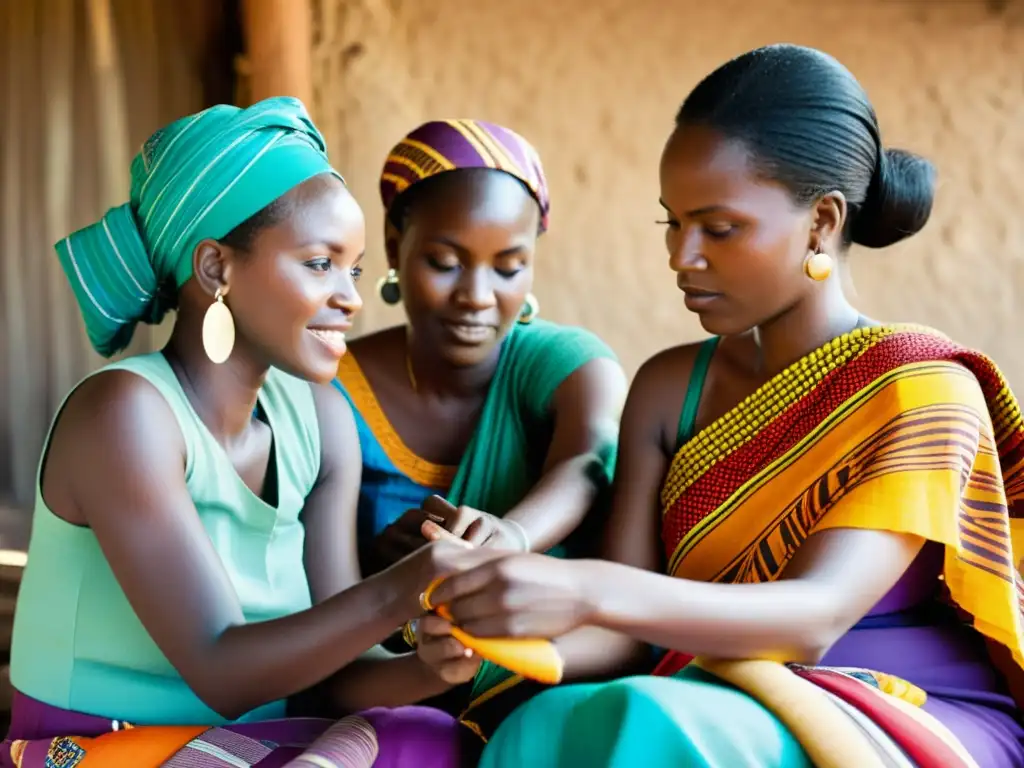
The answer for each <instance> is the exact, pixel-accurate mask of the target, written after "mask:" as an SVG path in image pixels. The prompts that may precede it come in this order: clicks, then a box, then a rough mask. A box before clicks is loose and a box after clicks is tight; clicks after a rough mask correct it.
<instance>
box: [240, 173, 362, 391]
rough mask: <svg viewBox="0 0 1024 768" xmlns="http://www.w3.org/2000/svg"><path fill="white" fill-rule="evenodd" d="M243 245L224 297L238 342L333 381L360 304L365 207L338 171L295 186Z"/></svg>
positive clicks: (303, 374) (287, 367)
mask: <svg viewBox="0 0 1024 768" xmlns="http://www.w3.org/2000/svg"><path fill="white" fill-rule="evenodd" d="M275 207H276V208H277V209H278V210H279V211H281V213H280V214H278V215H276V216H275V221H274V222H273V223H271V224H270V225H269V226H266V227H263V228H260V229H259V230H257V231H256V232H255V234H254V236H253V237H252V242H251V243H250V244H248V246H247V247H246V249H245V251H244V252H241V251H238V250H237V249H231V248H227V249H226V251H227V253H226V254H224V270H223V282H224V284H226V285H227V292H226V295H225V303H227V305H228V307H229V308H230V309H231V312H232V315H234V318H235V326H236V334H237V339H238V342H237V343H238V344H244V345H245V346H246V347H249V348H250V349H252V350H253V352H254V353H255V354H256V356H257V357H258V359H261V360H265V361H266V362H267V363H268V364H269V365H272V366H274V367H276V368H280V369H282V370H284V371H286V372H288V373H291V374H292V375H294V376H298V377H300V378H303V379H307V380H310V381H316V382H324V383H326V382H329V381H330V380H331V379H332V378H333V377H334V375H335V372H336V371H337V367H338V361H339V360H340V359H341V357H342V355H343V354H344V353H345V333H346V332H347V331H348V330H349V328H350V327H351V325H352V316H353V315H354V314H355V313H356V312H357V311H358V310H359V309H360V307H361V306H362V299H361V298H360V297H359V293H358V292H357V291H356V285H355V281H356V280H357V279H358V276H359V273H360V267H359V261H360V260H361V259H362V255H363V251H364V250H365V247H366V237H365V225H364V221H363V212H362V210H361V209H360V207H359V205H358V204H357V203H356V201H355V199H354V198H353V197H352V195H351V194H350V193H349V191H348V189H346V187H345V185H344V184H343V183H342V182H341V181H340V180H338V179H337V178H335V177H333V176H329V175H322V176H317V177H314V178H313V179H310V180H309V181H307V182H305V183H303V184H301V185H299V186H298V187H296V188H295V189H293V190H291V191H290V192H289V193H288V194H287V195H285V197H284V198H282V199H281V200H280V201H278V203H276V204H275Z"/></svg>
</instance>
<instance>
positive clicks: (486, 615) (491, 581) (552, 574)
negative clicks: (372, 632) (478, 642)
mask: <svg viewBox="0 0 1024 768" xmlns="http://www.w3.org/2000/svg"><path fill="white" fill-rule="evenodd" d="M430 525H431V524H430V523H426V524H425V525H424V528H426V527H428V526H430ZM477 551H481V552H483V551H486V550H477ZM460 571H461V572H459V573H454V574H453V575H452V576H450V577H449V578H447V579H445V580H444V581H443V582H441V584H440V585H438V587H437V588H436V589H435V590H434V592H433V594H432V595H431V603H433V604H434V605H446V606H447V607H448V609H449V610H450V611H451V614H452V620H453V622H454V623H455V625H456V626H457V627H459V628H460V629H463V630H465V631H466V632H467V633H469V634H470V635H474V636H477V637H545V638H556V637H560V636H561V635H564V634H565V633H567V632H570V631H572V630H573V629H576V628H577V627H580V626H583V625H586V624H588V623H590V620H591V618H592V617H593V616H595V615H596V614H597V611H598V605H597V597H598V596H595V595H592V594H591V591H592V590H591V584H592V580H591V579H588V577H587V573H588V569H587V562H586V561H582V560H575V561H573V560H561V559H558V558H554V557H548V556H546V555H533V554H523V555H509V556H507V557H501V558H496V559H493V560H491V561H489V562H486V563H483V564H481V565H479V566H476V567H473V568H470V569H464V568H462V569H460Z"/></svg>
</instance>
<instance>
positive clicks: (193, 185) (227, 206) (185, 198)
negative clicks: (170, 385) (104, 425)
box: [55, 97, 341, 357]
mask: <svg viewBox="0 0 1024 768" xmlns="http://www.w3.org/2000/svg"><path fill="white" fill-rule="evenodd" d="M322 173H331V174H334V175H335V176H338V178H341V176H340V174H338V173H337V172H336V171H335V170H334V169H332V168H331V166H330V163H329V162H328V159H327V150H326V144H325V142H324V139H323V136H321V135H320V132H319V131H318V130H317V128H316V126H314V125H313V123H312V121H311V120H310V118H309V115H308V114H307V113H306V108H305V107H304V106H303V105H302V103H301V102H300V101H298V100H297V99H293V98H286V97H278V98H272V99H266V100H264V101H261V102H259V103H257V104H254V105H253V106H251V107H249V108H248V109H239V108H238V107H232V106H227V105H224V104H221V105H218V106H215V107H210V108H209V109H206V110H204V111H202V112H199V113H198V114H195V115H189V116H188V117H183V118H181V119H179V120H176V121H175V122H173V123H171V124H170V125H168V126H166V127H164V128H162V129H160V130H159V131H157V132H156V133H154V134H153V135H152V136H150V138H149V139H148V140H147V141H146V143H145V144H144V145H143V147H142V150H141V151H140V152H139V154H138V155H136V156H135V159H134V160H133V161H132V165H131V202H130V203H127V204H125V205H120V206H117V207H116V208H111V209H110V210H109V211H108V212H107V214H106V215H105V216H104V217H103V218H102V219H100V221H98V222H97V223H95V224H92V225H90V226H88V227H86V228H84V229H82V230H79V231H78V232H75V233H74V234H72V235H69V236H68V237H66V238H64V239H63V240H61V241H60V242H59V243H57V244H56V246H55V248H56V250H57V255H58V257H59V258H60V262H61V266H62V267H63V269H64V272H65V274H66V275H67V277H68V280H69V281H70V282H71V287H72V289H73V290H74V293H75V298H76V300H77V301H78V305H79V308H80V309H81V311H82V317H83V319H84V321H85V327H86V331H87V332H88V334H89V341H90V342H91V343H92V345H93V347H95V349H96V351H97V352H99V353H100V354H101V355H103V356H104V357H110V356H112V355H113V354H115V353H116V352H119V351H120V350H122V349H124V348H125V347H126V346H128V343H129V342H130V341H131V337H132V333H133V332H134V330H135V326H136V324H137V323H139V322H145V323H151V324H157V323H159V322H160V321H161V319H163V317H164V315H165V314H166V313H167V311H168V309H170V308H171V307H172V306H173V305H174V303H175V297H176V293H177V289H178V288H180V287H181V285H182V284H184V283H185V282H186V281H187V280H188V279H189V278H190V277H192V253H193V251H194V250H195V247H196V245H198V244H199V242H200V241H202V240H205V239H207V238H211V239H214V240H218V239H220V238H222V237H224V236H225V235H227V234H228V233H229V232H231V230H233V229H234V228H235V227H237V226H238V225H239V224H241V223H242V222H244V221H246V220H247V219H249V218H250V217H252V216H253V215H254V214H256V213H259V212H260V211H261V210H263V209H264V208H266V207H267V206H268V205H269V204H270V203H272V202H274V201H275V200H277V198H279V197H281V196H282V195H284V194H285V193H286V192H288V191H289V190H290V189H292V188H293V187H296V186H298V185H299V184H301V183H302V182H304V181H306V180H308V179H310V178H312V177H313V176H317V175H319V174H322Z"/></svg>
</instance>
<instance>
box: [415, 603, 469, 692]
mask: <svg viewBox="0 0 1024 768" xmlns="http://www.w3.org/2000/svg"><path fill="white" fill-rule="evenodd" d="M452 629H453V627H452V623H451V622H450V621H448V620H446V619H442V618H441V617H440V616H434V615H432V614H427V615H425V616H422V617H421V618H419V619H417V620H416V655H417V656H419V658H420V661H422V662H423V663H424V664H426V665H427V666H428V667H430V668H431V669H433V670H434V672H436V673H437V676H438V677H440V678H441V679H442V680H444V681H445V682H446V683H448V684H449V685H461V684H462V683H467V682H469V681H470V680H472V679H473V677H474V676H475V675H476V673H477V670H478V669H480V664H481V662H482V661H483V659H482V658H481V657H480V656H479V655H477V654H475V653H473V651H472V650H470V649H469V648H467V647H466V646H465V645H463V644H462V643H461V642H459V640H457V639H456V638H455V637H453V636H452Z"/></svg>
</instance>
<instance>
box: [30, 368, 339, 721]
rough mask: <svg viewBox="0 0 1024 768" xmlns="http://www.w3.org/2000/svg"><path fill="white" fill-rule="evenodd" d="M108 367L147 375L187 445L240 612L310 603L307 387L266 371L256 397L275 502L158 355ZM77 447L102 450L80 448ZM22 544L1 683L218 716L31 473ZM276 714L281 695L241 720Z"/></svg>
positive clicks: (159, 716)
mask: <svg viewBox="0 0 1024 768" xmlns="http://www.w3.org/2000/svg"><path fill="white" fill-rule="evenodd" d="M114 369H120V370H127V371H131V372H133V373H135V374H137V375H139V376H141V377H143V378H144V379H146V380H147V381H149V382H150V383H151V384H153V385H154V386H155V387H156V388H157V389H158V390H159V391H160V393H161V394H162V395H163V396H164V398H166V400H167V402H168V404H169V405H170V406H171V409H172V410H173V411H174V415H175V416H176V417H177V420H178V424H179V426H180V427H181V432H182V434H183V435H184V438H185V445H186V449H187V458H186V465H185V479H186V482H187V485H188V490H189V492H190V493H191V495H192V499H193V501H194V502H195V507H196V511H197V513H198V514H199V518H200V520H201V521H202V523H203V527H204V528H205V529H206V532H207V534H209V536H210V540H211V541H212V542H213V545H214V547H215V548H216V550H217V552H218V553H219V554H220V557H221V560H222V561H223V563H224V567H225V569H226V570H227V573H228V575H229V576H230V578H231V581H232V583H233V584H234V586H235V590H236V592H237V593H238V599H239V601H240V602H241V605H242V609H243V611H244V613H245V618H246V620H247V621H250V622H255V621H265V620H268V619H274V618H279V617H281V616H285V615H288V614H291V613H295V612H297V611H301V610H304V609H306V608H309V606H310V603H311V600H310V594H309V585H308V583H307V580H306V573H305V570H304V568H303V561H302V552H303V542H304V531H303V527H302V524H301V523H300V522H299V513H300V511H301V510H302V506H303V503H304V500H305V498H306V496H307V495H308V494H309V492H310V490H311V489H312V488H313V484H314V482H315V481H316V478H317V475H318V473H319V468H320V433H319V429H318V426H317V418H316V411H315V408H314V405H313V393H312V391H311V390H310V386H309V384H308V383H307V382H304V381H301V380H299V379H296V378H294V377H292V376H289V375H287V374H285V373H282V372H281V371H276V370H271V371H270V373H269V374H268V375H267V379H266V383H265V384H264V386H263V389H262V390H261V391H260V394H259V402H260V405H261V406H262V409H263V412H264V413H265V414H266V416H267V419H268V421H269V423H270V427H271V429H272V430H273V434H274V456H275V458H276V461H277V479H278V500H279V506H278V508H277V509H274V508H273V507H271V506H269V505H268V504H266V503H265V502H264V501H262V500H261V499H260V498H259V497H258V496H257V495H256V494H254V493H253V492H252V491H251V490H249V488H248V487H247V486H246V485H245V483H244V482H243V481H242V479H241V478H240V477H239V476H238V473H237V472H236V471H235V469H234V466H233V465H232V464H231V462H230V460H229V459H228V456H227V454H226V453H225V452H224V450H223V448H222V447H221V446H220V444H219V443H218V442H217V441H216V440H215V439H214V438H213V435H211V434H210V432H209V431H208V430H207V428H206V426H205V425H204V424H203V423H202V421H200V419H199V417H198V415H197V414H196V412H195V411H194V410H193V409H192V406H191V404H190V403H189V402H188V399H187V398H186V397H185V393H184V392H183V391H182V388H181V385H180V384H179V383H178V380H177V378H176V377H175V375H174V372H173V371H172V369H171V367H170V365H168V363H167V360H166V359H165V358H164V357H163V355H162V354H160V353H154V354H150V355H142V356H138V357H132V358H128V359H126V360H122V361H120V362H117V363H114V364H113V365H108V366H106V367H105V368H104V369H103V370H107V371H109V370H114ZM47 443H49V438H47ZM81 450H82V451H83V452H86V451H90V450H103V447H102V446H98V445H97V446H90V445H83V446H82V447H81ZM43 455H44V456H45V449H44V454H43ZM40 467H42V464H41V463H40ZM129 481H130V480H129V479H127V478H126V482H129ZM135 481H136V482H138V481H141V479H140V478H136V479H135ZM124 512H125V514H130V513H131V510H130V509H126V510H124ZM28 551H29V557H28V565H27V567H26V568H25V573H24V576H23V579H22V583H21V591H20V594H19V597H18V604H17V609H16V612H15V618H14V636H13V639H12V643H13V645H12V649H11V682H12V683H13V685H14V687H15V688H16V689H17V690H19V691H21V692H22V693H24V694H26V695H28V696H31V697H33V698H35V699H39V700H40V701H43V702H45V703H46V704H50V705H52V706H56V707H61V708H63V709H69V710H74V711H76V712H84V713H87V714H91V715H98V716H100V717H110V718H116V719H120V720H127V721H129V722H133V723H138V724H161V725H179V724H180V725H186V724H187V725H206V724H209V725H216V724H223V723H224V719H223V718H222V717H220V716H219V715H218V714H217V713H216V712H214V711H213V710H211V709H210V708H209V707H207V706H206V705H205V704H203V702H202V701H200V700H199V698H198V697H196V695H195V694H194V693H193V692H192V690H191V689H190V688H189V687H188V686H187V685H186V684H185V682H184V681H183V680H182V679H181V676H180V675H179V674H178V673H177V671H176V670H175V669H174V667H172V666H171V664H170V662H168V660H167V658H166V657H165V656H164V654H163V653H162V652H161V651H160V649H159V648H157V646H156V644H155V643H154V642H153V640H152V639H151V638H150V636H149V634H148V633H147V632H146V630H145V629H144V628H143V627H142V624H141V623H140V622H139V620H138V618H136V616H135V613H134V612H133V611H132V608H131V606H130V605H129V604H128V600H127V598H126V597H125V595H124V592H123V591H122V590H121V587H120V586H119V585H118V583H117V581H116V580H115V579H114V576H113V573H112V572H111V570H110V566H109V565H107V561H106V559H105V558H104V556H103V552H102V551H101V550H100V547H99V544H98V543H97V541H96V537H95V536H94V535H93V533H92V531H91V530H90V529H89V528H86V527H80V526H75V525H71V524H69V523H67V522H65V521H64V520H62V519H60V518H59V517H57V516H56V515H54V514H53V513H52V512H51V511H50V510H49V509H48V508H47V506H46V504H45V503H44V502H43V498H42V493H41V492H40V490H39V484H38V479H37V485H36V505H35V514H34V518H33V525H32V538H31V543H30V544H29V550H28ZM167 578H169V579H173V578H174V574H173V573H168V574H167ZM283 714H284V702H275V703H272V704H268V705H265V706H263V707H260V708H259V709H258V710H255V711H253V712H250V713H248V714H247V715H246V716H245V717H244V718H242V719H243V720H258V719H260V720H261V719H267V718H273V717H281V716H283Z"/></svg>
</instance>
